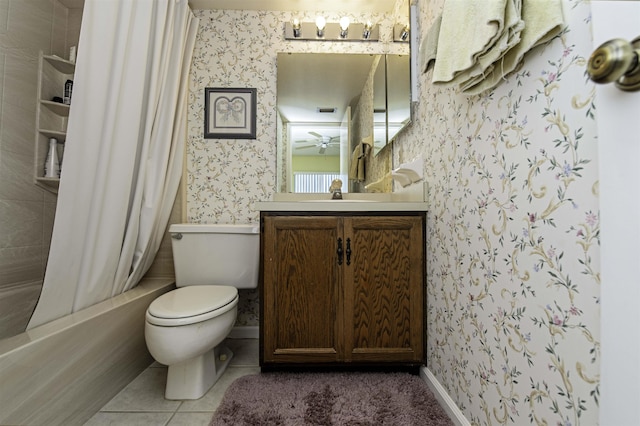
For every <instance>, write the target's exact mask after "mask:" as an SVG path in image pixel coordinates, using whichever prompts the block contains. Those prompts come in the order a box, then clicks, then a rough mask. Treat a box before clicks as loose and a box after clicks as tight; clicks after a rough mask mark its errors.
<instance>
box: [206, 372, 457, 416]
mask: <svg viewBox="0 0 640 426" xmlns="http://www.w3.org/2000/svg"><path fill="white" fill-rule="evenodd" d="M229 425H234V426H240V425H252V426H254V425H259V426H275V425H282V426H288V425H323V426H330V425H335V426H338V425H341V426H342V425H350V426H356V425H358V426H369V425H371V426H373V425H390V426H396V425H397V426H410V425H415V426H418V425H429V426H450V425H453V423H452V422H451V420H450V419H449V417H448V416H447V414H446V413H445V411H444V410H443V408H442V407H441V406H440V405H439V404H438V401H437V400H436V398H435V397H434V395H433V393H432V392H431V391H430V390H429V388H428V386H427V384H426V383H425V382H424V381H423V380H422V379H421V378H420V377H418V376H415V375H412V374H409V373H360V372H358V373H356V372H339V373H337V372H336V373H282V372H277V373H276V372H272V373H262V374H255V375H249V376H244V377H241V378H239V379H237V380H236V381H234V382H233V383H232V384H231V385H230V386H229V388H228V389H227V391H226V392H225V395H224V397H223V399H222V401H221V403H220V406H219V407H218V409H217V410H216V412H215V413H214V416H213V418H212V420H211V423H210V426H229Z"/></svg>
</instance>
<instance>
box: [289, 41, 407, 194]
mask: <svg viewBox="0 0 640 426" xmlns="http://www.w3.org/2000/svg"><path fill="white" fill-rule="evenodd" d="M403 67H404V68H403ZM277 73H278V76H277V110H278V126H277V127H278V133H277V152H278V160H277V161H278V164H277V168H278V192H327V191H328V188H329V184H330V182H331V180H333V179H335V178H340V179H342V181H343V191H345V192H346V191H349V187H350V185H348V182H349V179H348V171H349V159H350V158H349V157H350V156H351V151H352V148H353V147H355V146H356V145H357V143H358V142H359V141H360V140H361V139H362V138H363V137H366V136H369V135H371V134H372V132H373V136H374V154H375V153H377V152H378V151H380V150H381V149H382V148H383V147H384V146H385V145H386V144H387V143H388V142H389V141H390V140H392V138H393V137H394V136H395V135H396V134H397V132H398V131H399V130H400V129H401V127H400V126H405V125H406V124H407V123H409V122H410V102H411V99H410V98H411V95H410V82H409V79H410V72H409V56H408V55H389V56H385V55H372V54H346V53H345V54H341V53H280V54H278V58H277ZM392 91H393V92H394V93H392ZM395 91H398V93H395ZM403 103H404V104H403ZM402 114H405V116H404V117H403V116H402ZM372 125H373V129H372V128H371V127H372ZM327 182H328V183H327ZM352 190H353V189H352Z"/></svg>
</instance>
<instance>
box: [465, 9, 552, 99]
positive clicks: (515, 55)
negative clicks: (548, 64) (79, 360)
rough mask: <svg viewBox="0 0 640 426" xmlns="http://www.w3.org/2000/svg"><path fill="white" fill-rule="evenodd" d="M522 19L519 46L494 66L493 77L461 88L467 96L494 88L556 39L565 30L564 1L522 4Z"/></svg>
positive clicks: (489, 76) (469, 83)
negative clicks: (526, 57) (531, 53)
mask: <svg viewBox="0 0 640 426" xmlns="http://www.w3.org/2000/svg"><path fill="white" fill-rule="evenodd" d="M522 19H523V21H524V22H525V27H524V29H523V30H522V33H521V40H520V42H519V43H518V44H517V45H516V46H514V47H512V48H511V49H510V50H509V51H508V52H507V54H506V55H505V56H504V57H503V58H502V59H501V60H500V61H499V62H498V63H496V64H495V67H494V68H493V70H492V71H491V72H490V73H488V74H487V75H485V76H484V77H483V78H476V79H474V80H469V81H467V82H466V84H465V85H464V86H463V87H462V89H463V92H464V93H467V94H470V95H476V94H479V93H482V92H484V91H486V90H488V89H491V88H493V87H495V86H496V85H497V84H498V83H500V81H502V80H503V79H504V77H505V76H506V75H508V74H509V73H511V72H512V71H513V70H515V69H516V68H517V67H518V65H519V64H520V62H521V61H522V59H523V57H524V55H525V54H526V53H527V52H529V51H530V50H531V49H533V48H534V47H536V46H539V45H542V44H544V43H547V42H548V41H550V40H551V39H552V38H554V37H555V36H557V35H558V34H559V33H560V32H561V31H562V28H563V26H564V19H563V13H562V1H561V0H544V1H542V0H522Z"/></svg>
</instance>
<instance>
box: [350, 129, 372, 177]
mask: <svg viewBox="0 0 640 426" xmlns="http://www.w3.org/2000/svg"><path fill="white" fill-rule="evenodd" d="M372 146H373V137H372V136H367V137H366V138H364V139H362V141H361V142H360V143H359V144H357V145H356V147H355V149H354V150H353V153H352V154H351V164H350V166H349V179H352V180H355V181H358V182H362V181H364V178H365V159H366V158H367V155H369V151H371V147H372Z"/></svg>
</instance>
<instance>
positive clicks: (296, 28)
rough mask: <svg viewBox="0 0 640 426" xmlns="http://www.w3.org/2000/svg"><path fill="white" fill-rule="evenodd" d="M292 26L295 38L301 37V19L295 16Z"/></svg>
mask: <svg viewBox="0 0 640 426" xmlns="http://www.w3.org/2000/svg"><path fill="white" fill-rule="evenodd" d="M291 28H292V30H293V36H294V37H295V38H298V37H300V35H301V34H300V20H299V19H298V18H295V19H294V20H293V21H292V22H291Z"/></svg>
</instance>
